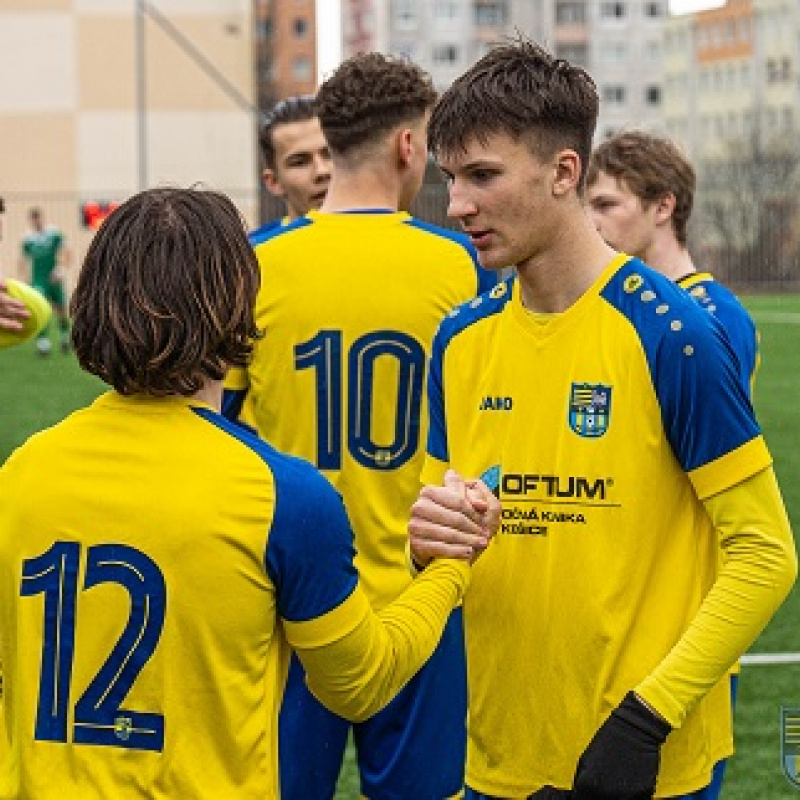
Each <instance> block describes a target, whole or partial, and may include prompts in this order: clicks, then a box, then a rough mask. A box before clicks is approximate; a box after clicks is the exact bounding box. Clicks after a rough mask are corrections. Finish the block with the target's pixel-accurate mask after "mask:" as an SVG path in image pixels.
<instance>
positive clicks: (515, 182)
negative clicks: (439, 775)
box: [410, 41, 797, 800]
mask: <svg viewBox="0 0 800 800" xmlns="http://www.w3.org/2000/svg"><path fill="white" fill-rule="evenodd" d="M598 106H599V100H598V96H597V89H596V87H595V85H594V82H593V81H592V79H591V77H590V76H589V75H588V74H587V73H586V72H585V71H584V70H582V69H580V68H579V67H576V66H573V65H572V64H570V63H569V62H567V61H565V60H563V59H559V58H556V57H554V56H553V55H552V54H550V53H548V52H547V51H546V50H544V49H543V48H541V47H539V46H537V45H535V44H532V43H530V42H525V41H519V42H514V43H509V44H507V45H501V46H498V47H496V48H495V49H493V50H491V51H490V52H489V53H488V54H487V55H485V56H484V57H483V58H481V59H480V60H479V61H478V62H477V63H476V64H475V65H474V66H473V67H472V68H470V69H469V70H468V71H467V72H466V73H465V74H464V75H462V76H461V77H460V78H458V79H456V80H455V81H454V82H453V83H452V84H451V86H450V88H449V89H448V90H447V91H446V92H445V93H444V94H443V95H442V97H441V99H440V100H439V102H438V104H437V105H436V108H435V109H434V112H433V115H432V117H431V122H430V127H429V136H430V143H431V149H432V152H433V153H434V155H435V157H436V158H437V160H438V162H439V165H440V168H441V169H442V171H443V172H444V173H445V175H446V176H447V177H448V185H449V192H450V206H449V213H450V215H451V216H453V217H455V218H457V219H458V220H459V221H460V222H461V224H462V226H463V228H464V229H465V230H466V231H467V232H468V233H469V235H470V236H471V238H472V241H473V243H474V244H475V246H476V248H477V250H478V254H479V257H480V259H481V263H482V264H484V265H485V266H489V267H492V268H495V269H497V268H499V267H503V266H506V265H508V264H516V267H517V277H516V279H515V280H514V281H513V282H508V283H506V284H501V285H499V286H498V287H496V289H495V290H493V291H492V292H490V293H489V295H488V296H487V295H485V296H484V297H483V298H482V299H481V302H480V303H479V304H470V303H468V304H466V305H464V306H461V307H460V308H459V309H458V310H457V312H456V313H454V314H453V315H451V316H450V317H449V318H448V319H447V320H445V321H444V322H443V323H442V326H441V327H440V329H439V331H438V333H437V335H436V339H435V341H434V345H433V356H432V358H431V364H430V367H429V370H430V376H429V380H428V387H429V410H430V435H429V438H428V457H427V458H426V461H425V467H424V470H423V477H424V478H425V479H426V480H428V481H430V482H431V483H433V484H438V483H439V481H440V480H441V476H442V474H443V473H444V471H445V469H447V468H448V467H450V468H455V469H457V470H458V471H459V472H461V473H462V474H465V475H485V476H486V481H487V483H489V485H490V486H492V487H493V488H496V491H497V492H498V495H499V499H500V501H501V503H502V505H503V526H502V527H501V530H500V532H499V534H498V536H496V537H495V538H494V539H493V540H492V542H491V544H490V546H489V548H488V549H487V551H486V552H485V553H484V554H483V555H482V556H481V560H480V562H479V564H478V565H477V566H476V568H475V570H474V574H473V576H472V581H471V583H470V588H469V592H468V593H467V594H466V596H465V599H464V606H463V617H464V627H465V633H466V641H467V645H468V652H467V659H468V676H469V704H470V705H469V723H468V725H469V743H468V755H467V770H466V784H467V793H466V797H467V798H468V800H479V799H480V800H486V798H498V797H500V798H509V797H514V798H518V797H527V796H529V795H530V794H531V793H533V792H537V791H539V790H540V789H542V788H543V787H545V786H548V785H549V786H551V787H555V789H553V790H551V791H549V792H547V793H546V794H545V795H544V796H545V797H548V798H552V797H558V796H561V797H564V798H569V799H570V800H596V799H597V798H600V797H603V798H614V800H644V798H650V797H653V796H655V797H659V798H676V797H684V796H686V795H691V793H693V792H695V791H697V790H698V789H701V788H703V787H705V786H707V785H708V784H709V782H710V781H711V777H712V774H713V769H714V766H715V764H716V762H717V761H719V759H720V758H724V757H726V756H727V755H729V754H730V752H731V747H732V741H731V738H732V737H731V714H730V686H729V680H728V670H729V668H730V667H731V665H732V664H733V663H735V661H736V660H737V658H738V657H739V656H740V655H741V653H742V652H743V651H744V650H745V649H746V648H747V647H749V645H750V644H751V642H752V641H753V640H754V639H755V637H756V636H757V635H758V634H759V633H760V631H761V630H762V629H763V627H764V626H765V625H766V624H767V622H768V621H769V619H770V618H771V617H772V615H773V613H774V612H775V610H776V609H777V608H778V607H779V605H780V604H781V603H782V602H783V600H784V598H785V597H786V595H787V594H788V592H789V590H790V589H791V587H792V585H793V583H794V580H795V577H796V574H797V556H796V551H795V544H794V540H793V537H792V532H791V528H790V525H789V520H788V518H787V515H786V509H785V507H784V504H783V501H782V498H781V494H780V490H779V488H778V485H777V481H776V478H775V473H774V470H773V467H772V459H771V456H770V454H769V451H768V449H767V447H766V443H765V442H764V439H763V436H762V435H761V430H760V428H759V425H758V422H757V420H756V418H755V415H754V413H753V408H752V405H751V403H750V401H749V398H748V396H747V393H746V391H745V389H744V387H743V386H742V383H741V380H740V378H739V376H738V374H737V372H738V364H737V362H736V359H735V356H734V354H733V351H732V349H731V347H730V344H729V342H728V341H727V339H726V338H725V335H724V332H723V331H722V328H721V326H720V325H719V323H718V322H717V321H716V320H715V319H714V318H713V316H712V315H710V314H708V313H707V312H706V311H704V310H703V309H702V308H701V307H700V306H698V304H697V303H695V302H694V301H693V300H692V299H691V298H690V297H689V296H688V295H687V293H686V292H684V291H682V290H681V289H680V288H678V287H677V286H675V285H674V284H673V283H672V282H671V281H669V280H668V279H667V278H665V277H664V276H663V275H661V274H659V273H658V272H657V271H656V270H653V269H651V268H649V267H648V266H647V265H645V264H644V263H642V262H641V261H639V260H638V259H633V258H630V257H629V256H627V255H625V254H621V253H618V252H616V251H614V250H613V249H612V248H611V247H609V246H608V244H606V242H605V241H604V240H603V239H602V237H601V236H600V234H599V233H598V231H597V229H596V228H595V226H594V224H593V221H592V220H591V218H590V217H589V214H588V213H587V211H586V209H585V206H584V202H583V194H584V174H585V165H587V164H588V162H589V158H590V155H591V146H592V137H593V134H594V130H595V124H596V121H597V112H598ZM412 513H413V514H414V515H415V513H416V512H412ZM410 530H411V534H412V536H411V547H412V555H413V557H414V560H415V561H416V562H417V563H418V564H419V565H424V564H425V563H426V561H427V558H428V557H429V556H430V555H432V554H434V555H442V554H446V553H447V552H448V551H449V548H451V547H452V546H453V544H454V543H457V538H456V539H454V538H453V537H452V536H451V535H450V534H447V535H444V534H443V533H442V532H441V531H438V530H437V529H436V527H435V526H433V527H431V526H428V525H426V524H424V523H420V524H417V521H416V519H415V516H412V520H411V523H410ZM720 549H722V550H723V551H724V554H725V558H724V561H723V563H722V566H719V565H718V560H719V552H720ZM423 574H424V573H423ZM498 676H501V679H500V680H498Z"/></svg>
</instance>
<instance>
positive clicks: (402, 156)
mask: <svg viewBox="0 0 800 800" xmlns="http://www.w3.org/2000/svg"><path fill="white" fill-rule="evenodd" d="M394 146H395V151H396V153H397V162H398V164H399V165H400V166H401V167H406V166H408V165H409V164H410V163H411V157H412V156H413V154H414V147H415V142H414V134H413V131H412V130H411V128H401V129H400V130H399V131H397V132H396V133H395V135H394Z"/></svg>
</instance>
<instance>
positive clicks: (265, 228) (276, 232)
mask: <svg viewBox="0 0 800 800" xmlns="http://www.w3.org/2000/svg"><path fill="white" fill-rule="evenodd" d="M308 225H311V220H310V219H309V218H308V217H298V218H297V219H293V220H291V221H287V220H285V219H274V220H271V221H270V222H267V223H265V224H264V225H261V226H260V227H258V228H256V229H255V230H253V231H251V232H250V233H249V234H248V237H247V238H248V239H249V241H250V246H251V247H253V248H258V247H260V246H261V245H264V244H266V243H267V242H271V241H273V240H275V239H277V238H278V237H280V236H283V235H284V234H287V233H292V232H293V231H296V230H300V229H301V228H305V227H307V226H308Z"/></svg>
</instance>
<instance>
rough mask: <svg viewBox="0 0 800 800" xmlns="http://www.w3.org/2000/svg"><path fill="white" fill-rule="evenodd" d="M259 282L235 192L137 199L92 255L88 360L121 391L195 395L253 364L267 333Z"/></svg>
mask: <svg viewBox="0 0 800 800" xmlns="http://www.w3.org/2000/svg"><path fill="white" fill-rule="evenodd" d="M259 283H260V271H259V267H258V262H257V260H256V258H255V255H254V253H253V250H252V248H251V247H250V244H249V242H248V240H247V234H246V233H245V227H244V223H243V220H242V218H241V216H240V214H239V212H238V211H237V210H236V207H235V206H234V205H233V203H232V202H231V201H230V200H229V199H228V198H227V197H226V196H225V195H222V194H219V193H217V192H212V191H206V190H201V189H196V188H192V189H177V188H157V189H149V190H147V191H144V192H141V193H139V194H137V195H134V196H133V197H131V198H130V199H129V200H127V201H126V202H124V203H123V204H122V205H121V206H119V208H117V209H115V210H114V211H113V212H112V213H111V214H110V215H109V216H108V218H107V219H106V220H105V222H103V224H102V225H101V227H100V229H99V230H98V232H97V233H96V234H95V236H94V239H93V240H92V242H91V244H90V245H89V249H88V251H87V253H86V257H85V259H84V262H83V267H82V269H81V273H80V277H79V279H78V284H77V287H76V289H75V292H74V294H73V296H72V301H71V303H70V314H71V316H72V320H73V327H72V343H73V346H74V348H75V353H76V355H77V357H78V361H79V362H80V364H81V366H82V367H83V368H84V369H85V370H86V371H87V372H91V373H93V374H95V375H97V376H98V377H100V378H101V379H102V380H104V381H105V382H106V383H108V384H110V385H111V386H113V387H114V388H115V389H116V390H117V391H118V392H120V393H121V394H125V395H130V394H136V393H143V394H149V395H155V396H164V395H170V394H178V395H185V396H190V395H192V394H195V393H196V392H197V391H199V390H200V389H201V388H202V387H203V385H204V384H205V383H206V382H207V381H208V380H221V379H222V378H223V377H224V375H225V372H226V370H227V368H228V366H230V365H235V366H244V365H245V364H246V363H247V361H248V359H249V357H250V354H251V352H252V347H253V340H254V339H255V338H256V337H257V336H258V335H259V334H258V332H257V330H256V327H255V323H254V321H253V307H254V304H255V299H256V294H257V293H258V288H259Z"/></svg>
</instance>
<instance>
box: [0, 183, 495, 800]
mask: <svg viewBox="0 0 800 800" xmlns="http://www.w3.org/2000/svg"><path fill="white" fill-rule="evenodd" d="M258 285H259V268H258V264H257V262H256V259H255V256H254V255H253V252H252V249H251V248H250V246H249V243H248V240H247V237H246V234H245V231H244V228H243V225H242V220H241V217H240V216H239V214H238V212H237V211H236V209H235V207H234V206H233V204H232V203H231V202H230V200H228V198H226V197H224V196H223V195H219V194H216V193H213V192H205V191H198V190H191V189H190V190H181V189H151V190H149V191H146V192H143V193H141V194H139V195H136V196H134V197H133V198H131V199H130V200H128V201H127V202H125V203H123V204H122V205H121V206H120V207H119V208H118V209H117V210H116V211H114V212H113V213H112V214H111V215H110V216H109V217H108V219H107V220H106V221H105V222H104V223H103V225H102V227H101V228H100V229H99V231H98V232H97V234H96V235H95V237H94V239H93V240H92V242H91V244H90V246H89V250H88V252H87V255H86V259H85V261H84V265H83V269H82V271H81V274H80V278H79V280H78V285H77V287H76V290H75V293H74V295H73V298H72V305H71V312H72V316H73V322H74V326H73V334H72V335H73V342H74V346H75V352H76V354H77V357H78V360H79V362H80V364H81V366H82V367H83V368H84V369H86V370H87V371H89V372H91V373H93V374H96V375H98V376H99V377H100V378H102V379H103V380H104V381H106V382H107V383H109V384H110V385H111V386H112V387H113V391H110V392H108V393H106V394H104V395H102V396H101V397H100V398H98V399H97V400H96V401H95V402H94V403H93V404H92V405H91V406H89V407H88V408H85V409H83V410H80V411H77V412H75V413H73V414H72V415H70V416H69V417H67V418H66V419H65V420H64V421H63V422H61V423H59V424H58V425H56V426H54V427H52V428H49V429H47V430H46V431H44V432H42V433H39V434H37V435H35V436H34V437H32V438H31V439H29V440H28V442H27V443H26V444H24V445H23V446H22V447H20V448H19V449H17V450H16V451H15V452H14V453H13V454H12V455H11V457H10V458H9V459H8V460H7V461H6V463H5V464H4V465H3V467H2V468H1V469H0V496H2V497H3V502H2V504H0V574H2V575H3V576H4V580H3V581H0V654H1V655H2V664H3V668H4V677H5V692H4V694H3V706H2V715H3V719H4V720H5V722H6V725H7V730H8V737H7V738H6V737H4V740H3V741H2V742H0V750H2V753H3V758H2V760H0V797H3V798H11V797H36V798H39V800H50V798H62V797H65V796H68V797H89V796H92V797H108V798H111V797H113V798H120V800H124V799H125V798H131V799H132V798H141V797H156V796H158V797H175V798H178V797H181V798H189V797H191V798H198V800H201V799H203V798H208V800H212V799H213V800H218V799H219V798H227V797H239V796H240V797H263V798H269V799H270V800H277V798H278V797H279V788H278V775H277V752H276V751H277V732H276V730H275V727H276V724H277V718H278V703H279V700H280V696H281V692H282V689H283V685H284V682H285V678H286V666H287V663H288V657H289V646H291V647H292V648H294V651H295V653H296V654H297V655H298V656H299V658H300V660H301V662H302V663H303V665H304V667H305V670H306V675H307V677H308V681H309V684H310V686H311V687H312V689H313V690H314V691H315V692H316V693H317V694H318V696H319V697H320V698H321V699H322V700H324V701H325V702H326V703H328V704H330V706H331V707H332V708H334V709H336V711H337V712H338V713H341V714H344V715H346V716H348V717H352V718H354V719H362V718H364V717H367V716H369V715H370V714H371V713H373V712H374V711H376V710H377V709H378V708H379V707H380V706H381V705H382V704H384V703H385V702H386V701H387V700H388V699H389V698H390V696H391V695H392V694H393V693H394V692H395V691H397V690H398V689H399V688H400V686H402V684H403V683H405V682H406V681H407V680H408V679H409V678H410V676H411V675H412V673H413V672H414V671H415V670H416V669H417V668H418V667H419V666H420V665H421V664H422V662H423V661H424V660H425V658H426V657H427V656H428V655H429V654H430V653H431V651H432V650H433V649H434V646H435V644H436V640H437V639H438V637H439V635H440V634H441V632H442V629H443V627H444V626H445V624H446V621H447V619H448V617H449V614H450V612H451V609H452V607H453V605H454V604H455V603H457V602H458V601H459V599H460V597H461V595H462V592H463V590H464V588H465V586H466V583H467V581H468V579H469V568H468V567H467V566H466V565H465V564H464V563H456V562H452V561H450V562H448V561H442V562H440V563H437V564H436V565H435V566H434V568H433V569H431V570H430V571H427V570H426V573H425V575H424V576H422V579H421V580H419V579H418V580H417V581H415V582H414V584H413V585H412V586H410V587H409V589H408V591H407V592H406V593H405V594H404V595H403V597H402V599H401V600H400V602H399V603H398V604H397V605H393V606H391V607H387V608H385V609H384V610H383V613H382V615H381V617H380V618H378V616H377V615H376V614H375V612H374V611H373V610H372V609H371V608H370V605H369V602H368V600H367V598H366V595H365V593H364V590H363V589H362V586H361V584H360V583H359V579H358V573H357V572H356V569H355V567H354V565H353V541H352V539H353V536H352V532H351V529H350V526H349V523H348V519H347V516H346V514H345V511H344V507H343V505H342V502H341V499H340V498H339V496H338V494H337V493H336V492H335V491H334V490H333V488H332V487H331V486H330V484H329V483H328V482H327V481H326V480H325V479H324V478H323V477H322V476H321V475H320V474H319V473H318V472H317V470H315V469H314V468H313V467H312V466H311V465H309V464H308V463H306V462H303V461H301V460H299V459H295V458H291V457H288V456H285V455H283V454H281V453H279V452H277V451H276V450H274V449H273V448H272V447H270V446H269V445H267V444H266V443H265V442H264V441H263V440H261V439H258V438H257V437H255V436H252V435H251V434H248V433H247V432H246V431H243V430H242V429H241V428H239V427H237V426H233V425H231V424H230V423H229V422H228V421H227V420H226V419H224V418H223V417H222V416H221V415H220V414H219V411H218V409H219V406H220V403H221V400H222V377H223V375H224V373H225V370H226V369H227V367H228V365H229V364H237V365H242V364H244V363H245V361H246V360H247V358H248V356H249V352H250V349H251V347H252V344H251V343H252V340H253V338H254V336H255V335H256V330H255V327H254V323H253V303H254V301H255V298H256V293H257V289H258ZM446 484H447V485H446V486H444V487H439V488H437V489H435V490H434V492H433V493H432V494H429V495H428V497H427V500H428V502H429V503H430V504H431V505H430V506H429V508H430V512H431V515H432V516H431V519H433V520H438V523H439V524H445V525H454V526H457V527H460V528H461V529H462V530H464V531H472V532H473V534H474V537H473V539H474V541H473V544H475V545H476V546H478V547H481V546H482V545H483V544H484V543H485V539H486V536H487V535H488V534H489V533H491V530H492V529H493V528H494V527H496V524H497V521H498V519H499V504H498V503H497V501H496V500H495V499H494V498H493V497H491V495H489V494H488V492H486V491H485V490H484V491H480V489H476V491H478V492H479V495H478V498H477V500H478V501H480V504H482V509H481V510H485V512H486V514H485V515H484V517H485V518H484V517H482V516H481V515H480V514H478V513H477V512H475V511H474V510H473V507H472V503H471V502H470V503H468V502H467V500H466V496H465V495H466V488H465V486H464V483H463V481H461V480H460V479H458V477H457V476H454V475H450V476H448V478H447V481H446ZM21 530H24V532H25V535H24V536H20V531H21Z"/></svg>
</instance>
